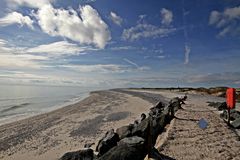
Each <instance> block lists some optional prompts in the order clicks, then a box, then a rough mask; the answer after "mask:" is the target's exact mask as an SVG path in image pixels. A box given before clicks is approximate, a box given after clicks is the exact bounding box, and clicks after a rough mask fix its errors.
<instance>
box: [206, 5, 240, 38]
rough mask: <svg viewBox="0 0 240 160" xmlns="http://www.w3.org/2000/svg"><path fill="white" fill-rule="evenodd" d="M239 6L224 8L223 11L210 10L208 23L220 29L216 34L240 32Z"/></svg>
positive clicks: (223, 34) (237, 33)
mask: <svg viewBox="0 0 240 160" xmlns="http://www.w3.org/2000/svg"><path fill="white" fill-rule="evenodd" d="M239 19H240V6H238V7H233V8H226V9H225V10H224V11H223V12H219V11H212V12H211V14H210V16H209V25H212V26H215V27H216V28H218V29H219V30H220V32H219V34H218V36H225V35H227V34H230V35H239V34H240V23H239Z"/></svg>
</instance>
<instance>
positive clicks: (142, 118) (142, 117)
mask: <svg viewBox="0 0 240 160" xmlns="http://www.w3.org/2000/svg"><path fill="white" fill-rule="evenodd" d="M146 117H147V116H146V114H145V113H142V114H141V122H142V121H143V120H144V119H146Z"/></svg>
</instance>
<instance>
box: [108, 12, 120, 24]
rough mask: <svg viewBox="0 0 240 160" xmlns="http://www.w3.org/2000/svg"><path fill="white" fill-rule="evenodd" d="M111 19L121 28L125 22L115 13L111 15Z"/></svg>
mask: <svg viewBox="0 0 240 160" xmlns="http://www.w3.org/2000/svg"><path fill="white" fill-rule="evenodd" d="M110 19H111V20H112V21H113V22H114V23H115V24H117V25H119V26H121V24H122V22H123V19H122V18H121V17H120V16H118V15H117V14H116V13H114V12H111V13H110Z"/></svg>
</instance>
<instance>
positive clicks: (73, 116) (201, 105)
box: [0, 90, 240, 160]
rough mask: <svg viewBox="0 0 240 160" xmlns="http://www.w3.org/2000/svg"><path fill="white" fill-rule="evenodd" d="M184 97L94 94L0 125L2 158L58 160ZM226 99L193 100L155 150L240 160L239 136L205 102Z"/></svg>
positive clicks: (159, 93)
mask: <svg viewBox="0 0 240 160" xmlns="http://www.w3.org/2000/svg"><path fill="white" fill-rule="evenodd" d="M182 95H184V94H183V93H179V92H170V91H149V90H147V91H146V90H107V91H97V92H92V93H91V94H90V96H89V97H87V98H85V99H84V100H82V101H80V102H78V103H76V104H73V105H69V106H66V107H63V108H61V109H58V110H55V111H52V112H49V113H46V114H42V115H38V116H34V117H31V118H27V119H24V120H20V121H17V122H13V123H9V124H5V125H2V126H0V159H4V160H15V159H18V160H28V159H29V160H30V159H31V160H50V159H51V160H56V159H58V158H60V157H61V156H62V155H63V154H64V153H66V152H68V151H75V150H79V149H81V148H83V146H84V144H86V143H94V142H95V143H96V142H97V141H98V140H99V139H100V138H101V137H102V136H103V135H104V134H105V133H106V131H108V130H110V129H112V128H113V129H117V128H118V127H121V126H123V125H127V124H129V123H133V122H134V120H136V119H139V118H140V115H141V113H146V114H147V113H148V111H149V108H150V107H152V106H153V105H154V104H155V103H156V102H158V101H159V100H160V101H163V102H168V101H169V100H170V99H171V98H173V97H176V96H182ZM223 100H224V99H223V98H218V97H214V96H208V95H198V94H191V95H189V98H188V101H187V102H186V103H187V104H186V105H184V106H183V107H184V110H179V111H178V112H177V114H176V116H177V118H176V119H174V120H173V121H172V122H171V124H169V125H168V126H167V129H166V131H165V132H163V133H162V134H161V135H159V137H158V140H157V143H156V147H157V148H158V149H159V150H160V152H161V153H163V154H164V155H167V156H169V157H171V158H174V159H239V157H240V149H239V148H240V138H239V132H237V131H236V130H232V129H230V128H228V127H227V125H226V123H225V122H224V121H223V120H222V119H220V117H219V115H218V113H217V111H216V110H214V109H213V108H210V107H208V106H207V103H206V102H207V101H223ZM201 118H204V119H205V120H206V121H207V123H208V127H207V128H206V129H204V130H203V129H200V128H199V127H198V121H199V120H200V119H201ZM95 146H96V144H95V145H94V146H93V148H95Z"/></svg>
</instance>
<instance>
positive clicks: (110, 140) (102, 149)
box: [96, 129, 120, 156]
mask: <svg viewBox="0 0 240 160" xmlns="http://www.w3.org/2000/svg"><path fill="white" fill-rule="evenodd" d="M119 140H120V139H119V136H118V134H116V133H114V130H113V129H112V130H110V131H108V132H107V133H106V134H105V136H104V137H103V138H102V139H101V140H100V141H99V142H98V145H97V147H96V151H97V152H98V153H99V155H98V156H101V155H103V154H104V153H106V152H107V151H108V150H110V149H111V148H112V147H114V146H116V145H117V142H118V141H119Z"/></svg>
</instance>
